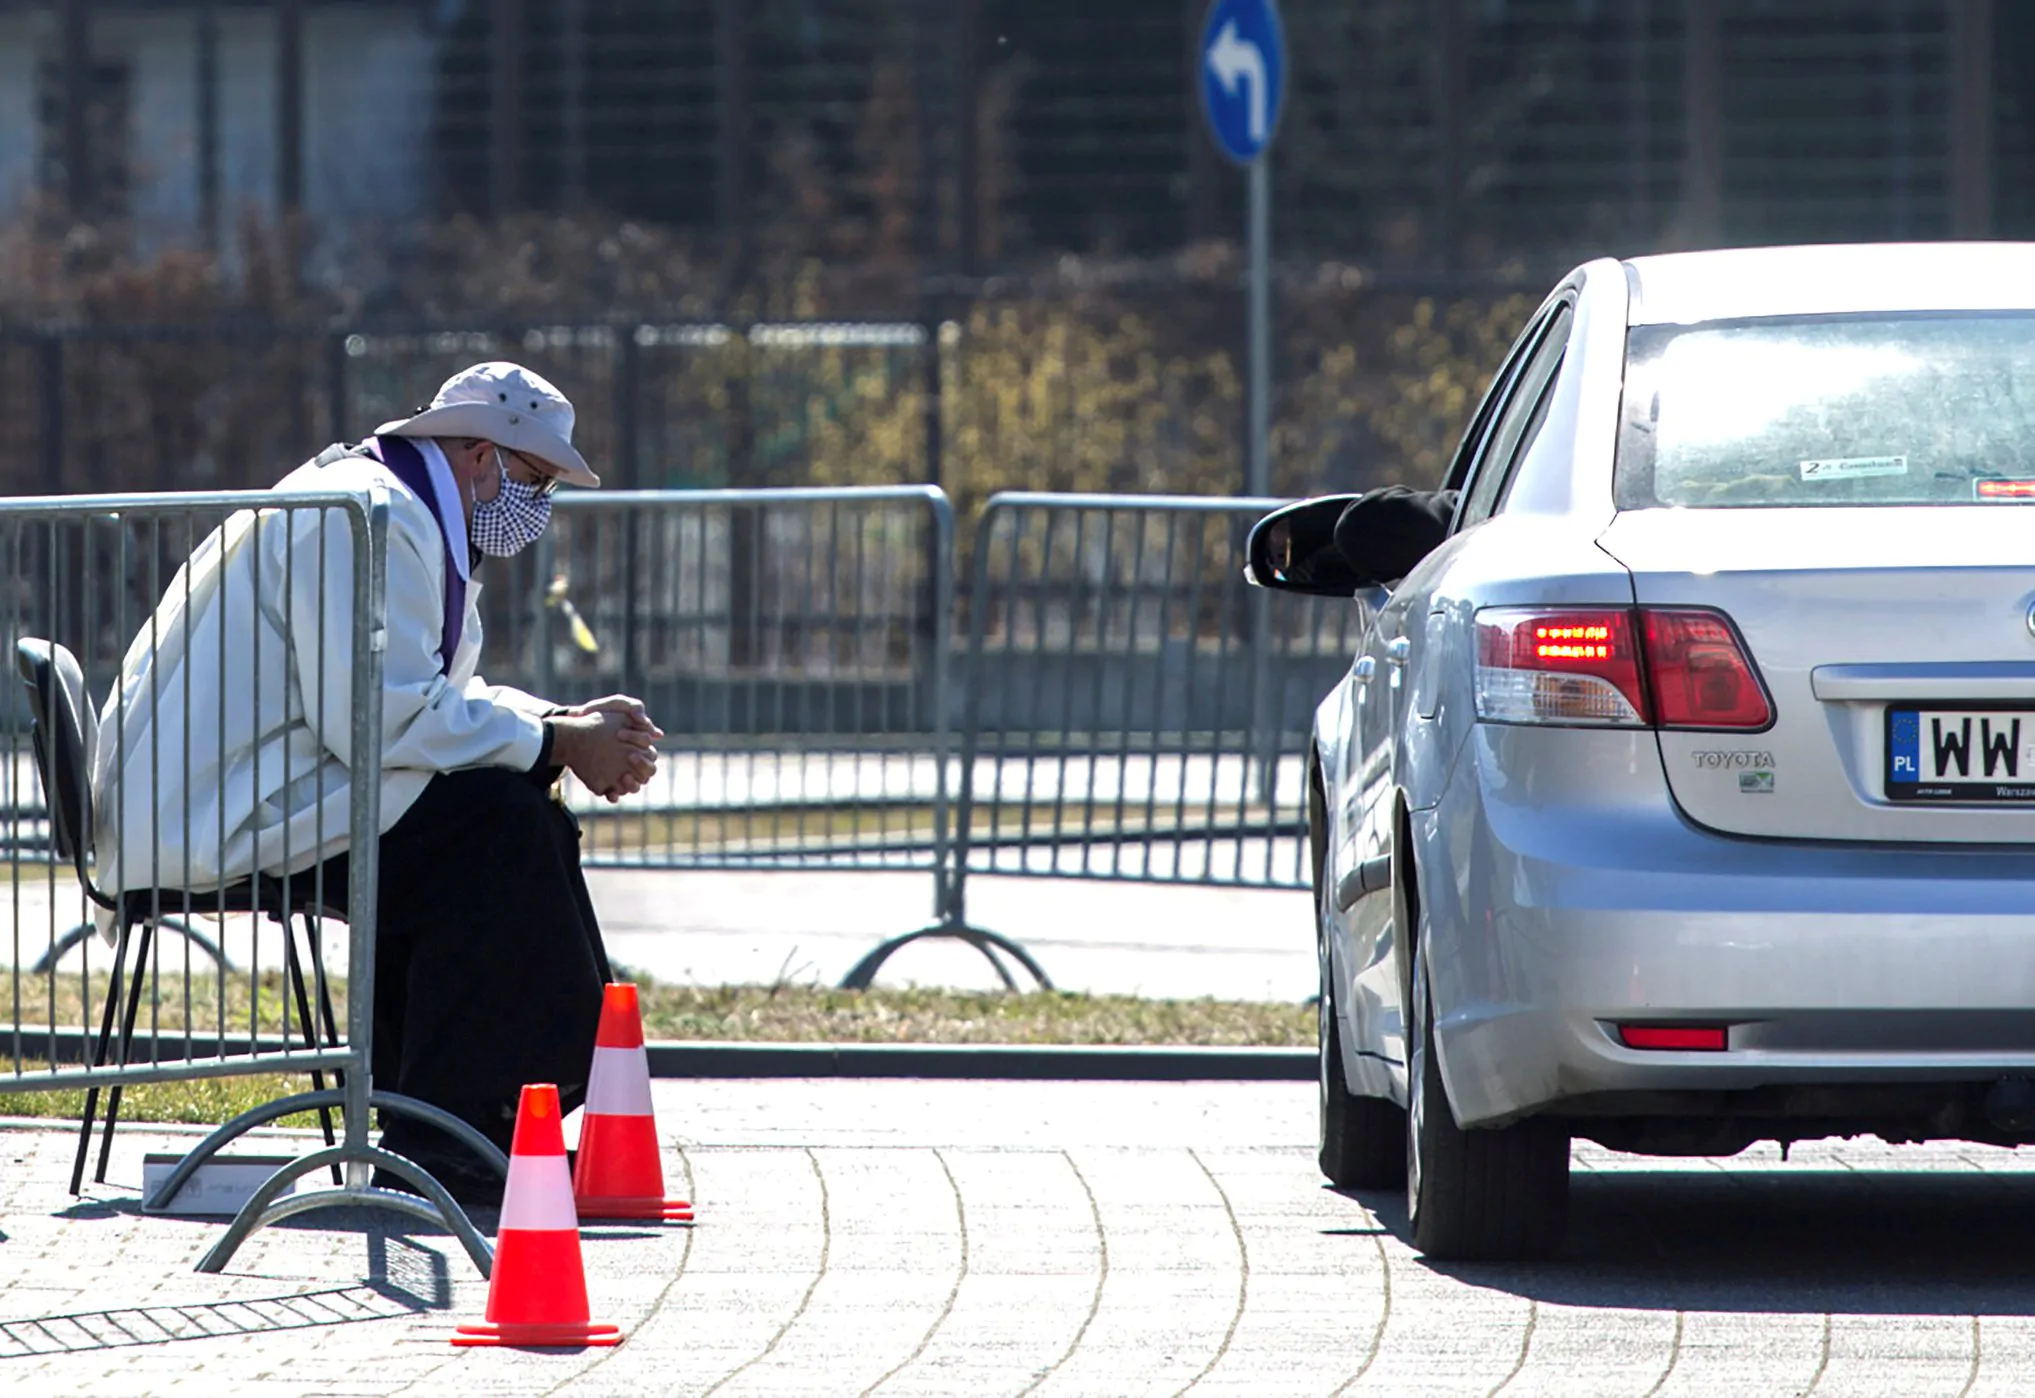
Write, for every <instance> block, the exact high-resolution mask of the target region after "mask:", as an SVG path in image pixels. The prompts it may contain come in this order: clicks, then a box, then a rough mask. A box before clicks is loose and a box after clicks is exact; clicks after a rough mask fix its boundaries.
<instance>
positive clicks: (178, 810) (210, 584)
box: [93, 363, 663, 1202]
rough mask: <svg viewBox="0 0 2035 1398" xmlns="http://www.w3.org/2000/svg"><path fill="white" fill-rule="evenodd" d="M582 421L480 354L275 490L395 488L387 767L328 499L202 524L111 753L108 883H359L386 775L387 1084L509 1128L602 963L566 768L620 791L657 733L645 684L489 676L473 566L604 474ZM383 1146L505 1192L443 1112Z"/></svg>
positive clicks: (568, 1094)
mask: <svg viewBox="0 0 2035 1398" xmlns="http://www.w3.org/2000/svg"><path fill="white" fill-rule="evenodd" d="M572 426H573V410H572V405H571V404H570V403H568V402H567V401H566V399H565V397H564V396H563V395H562V394H560V393H559V391H558V390H557V389H556V388H554V387H552V386H551V384H550V383H548V382H546V381H545V380H544V379H543V378H541V377H539V376H538V375H536V374H534V373H532V372H531V371H529V370H528V369H525V368H522V367H521V366H519V365H515V364H506V363H490V364H479V365H475V366H473V367H472V368H469V369H467V370H465V371H463V372H461V373H459V374H455V375H454V376H453V377H452V378H451V379H449V380H447V381H446V383H445V385H444V386H443V387H442V388H440V389H439V391H438V396H437V397H436V398H435V399H434V400H433V401H432V403H431V406H430V407H428V408H426V409H423V410H421V411H419V412H418V413H417V414H416V415H415V416H414V417H410V418H406V419H402V420H399V421H396V422H389V423H384V424H383V425H382V426H381V427H380V428H378V429H376V432H375V435H374V436H372V437H370V438H369V439H368V440H367V441H365V442H363V443H361V444H360V445H359V446H357V447H346V446H334V447H330V448H327V449H326V450H325V451H324V452H321V453H320V454H319V455H318V456H316V457H314V458H312V460H310V461H309V462H307V463H305V464H304V465H303V466H300V467H299V468H297V469H296V470H295V471H293V472H291V473H290V474H289V475H288V476H286V477H285V478H284V479H283V480H282V481H281V482H280V483H279V484H278V485H277V486H276V487H275V490H276V492H277V493H278V494H279V495H288V494H290V493H292V492H306V491H323V492H330V491H357V492H360V493H362V494H364V495H367V496H369V497H370V498H374V497H385V498H386V499H387V501H388V506H389V536H388V548H387V559H388V562H387V599H388V632H387V643H386V649H385V653H384V671H383V693H382V752H381V766H380V769H379V770H378V771H376V772H370V773H360V774H356V773H355V771H354V770H353V754H352V751H351V736H352V729H351V707H352V706H351V702H350V699H351V684H352V675H351V666H352V636H353V627H352V618H353V542H352V537H351V533H350V530H349V528H348V526H347V523H346V520H345V517H344V513H343V512H341V511H337V510H318V509H299V510H293V511H289V512H287V513H269V514H259V513H257V512H253V511H244V512H242V513H240V514H237V515H235V516H234V517H233V518H232V519H230V520H228V521H227V522H226V523H225V524H223V525H222V526H221V527H220V528H219V529H217V530H215V531H214V532H213V533H212V534H211V535H210V536H209V537H207V538H206V539H205V541H204V542H203V543H202V544H201V545H199V547H198V548H197V550H196V551H195V552H194V553H193V554H192V555H191V558H190V560H189V561H188V562H187V563H186V564H185V565H184V567H183V569H182V570H181V571H180V572H179V573H178V575H177V577H176V578H175V580H174V581H172V582H171V584H170V587H169V590H168V591H167V592H166V593H165V594H164V596H163V599H162V602H161V605H160V606H159V608H158V609H157V611H156V614H155V616H154V618H153V619H152V620H151V621H149V622H148V623H147V624H145V625H144V626H143V627H142V629H141V632H140V634H139V635H138V636H136V637H135V640H134V643H133V645H132V646H131V647H130V649H129V651H128V653H127V658H126V660H125V662H124V663H123V664H122V667H121V672H120V678H119V683H118V685H117V686H116V688H115V690H114V692H113V694H112V695H111V697H110V698H109V699H108V701H107V704H106V708H105V712H104V714H103V716H102V718H101V725H100V729H99V741H98V748H97V752H96V754H95V756H94V760H93V770H94V777H95V783H94V786H95V790H96V792H97V796H98V803H99V805H98V811H97V833H98V838H97V844H98V849H99V851H100V860H101V865H100V867H101V874H102V881H103V882H105V883H106V885H107V887H108V888H109V889H111V890H114V891H118V890H120V889H122V888H123V887H125V888H150V887H157V886H171V887H188V888H190V889H192V890H195V891H202V890H205V889H210V888H218V887H221V886H224V885H227V884H231V883H233V882H235V881H237V880H240V879H243V878H246V877H248V876H250V875H252V874H255V873H257V872H260V873H266V874H275V875H294V876H297V877H299V878H301V879H309V878H311V877H313V876H314V875H316V874H322V877H323V878H324V880H325V887H326V888H327V889H329V890H333V891H334V892H332V893H330V894H328V895H327V897H328V900H329V901H343V898H344V890H345V888H346V886H347V884H346V875H347V866H346V861H347V852H346V843H347V813H348V802H349V799H350V790H351V783H352V781H353V780H354V779H355V777H356V775H360V776H363V777H365V778H367V779H371V780H378V781H379V782H380V784H381V829H382V836H381V845H380V866H381V881H380V889H379V897H378V901H377V919H378V921H377V928H378V930H377V937H376V966H375V1006H374V1019H375V1031H374V1062H373V1068H374V1077H375V1083H376V1086H377V1087H378V1088H381V1089H384V1090H392V1091H395V1092H398V1093H402V1094H404V1095H406V1096H411V1097H417V1098H421V1099H422V1100H424V1101H426V1102H429V1103H432V1104H434V1105H436V1106H439V1107H442V1108H444V1109H446V1110H447V1111H450V1112H451V1113H453V1114H454V1115H456V1116H458V1117H460V1118H462V1119H464V1120H466V1121H468V1122H471V1123H472V1124H473V1125H474V1126H475V1127H477V1128H479V1129H480V1131H481V1132H482V1133H483V1134H484V1135H486V1136H487V1137H488V1138H490V1139H491V1140H493V1141H495V1142H496V1143H497V1144H499V1145H500V1146H502V1147H503V1148H504V1149H505V1150H506V1149H507V1148H508V1146H509V1143H510V1138H511V1135H512V1134H513V1129H514V1125H515V1121H514V1110H515V1103H516V1099H517V1093H518V1090H519V1089H520V1088H521V1086H522V1085H523V1084H524V1083H528V1082H555V1083H557V1084H558V1086H559V1093H560V1097H561V1100H562V1101H563V1102H564V1103H565V1106H566V1108H567V1109H568V1110H570V1109H571V1107H573V1106H574V1105H576V1104H577V1103H578V1101H579V1100H580V1099H581V1097H582V1096H583V1095H584V1091H585V1083H586V1078H587V1073H588V1068H589V1064H590V1061H591V1059H592V1051H593V1042H594V1032H595V1028H596V1025H597V1023H598V1020H599V1017H600V1008H601V986H602V983H603V982H604V981H606V980H607V979H608V978H609V969H608V960H607V955H606V952H605V950H604V949H603V947H602V944H601V934H600V928H599V925H598V924H597V923H596V921H595V917H594V910H593V905H592V903H591V902H590V900H589V899H588V896H587V889H586V883H585V880H584V879H583V878H582V876H581V873H580V865H579V843H578V835H579V830H578V825H577V823H576V822H575V821H574V819H573V817H572V816H571V815H570V814H569V813H568V812H567V811H566V810H565V808H564V807H563V806H561V805H560V804H558V803H557V802H556V801H555V800H553V799H552V798H551V796H550V794H549V793H550V788H551V786H552V783H553V781H554V779H555V778H556V777H557V776H558V775H559V772H560V769H570V770H571V771H572V772H573V773H574V774H575V775H576V776H577V777H578V778H579V779H580V781H581V782H583V783H584V784H585V785H586V787H587V788H588V789H589V790H591V791H593V792H594V793H596V794H597V795H601V796H604V797H606V798H608V799H609V800H611V801H613V800H619V799H621V798H622V797H624V796H627V795H630V794H632V793H634V792H636V791H639V790H641V789H642V786H643V783H644V782H645V781H646V780H648V779H649V777H650V775H651V774H652V773H653V772H654V771H655V769H656V760H657V758H656V746H655V745H656V742H657V740H658V739H659V738H660V737H662V736H663V734H662V733H661V732H660V730H659V729H658V728H657V727H656V725H655V724H653V723H652V722H651V721H650V718H649V715H648V714H647V713H646V712H645V710H644V707H643V705H642V704H641V703H640V702H638V701H637V700H635V699H631V698H628V697H627V696H623V695H614V696H610V697H608V698H606V699H601V700H596V701H594V702H592V703H586V704H579V705H575V706H571V707H567V706H563V705H558V704H554V703H552V702H551V701H549V700H545V699H539V698H535V697H533V696H531V695H528V694H525V693H523V692H521V691H519V690H515V689H511V688H508V687H507V686H501V685H489V684H487V683H485V682H484V681H482V680H481V679H480V677H479V676H478V675H477V674H476V673H475V667H476V665H477V663H478V661H479V658H480V649H481V625H480V611H479V597H480V590H481V589H480V584H479V583H478V582H477V581H475V580H474V578H473V568H474V566H475V565H476V564H477V563H478V562H479V560H480V558H481V557H482V556H492V557H507V556H509V555H512V554H514V553H517V552H519V551H520V550H522V549H524V548H526V547H528V546H529V545H530V544H531V543H533V542H534V541H535V540H536V539H537V538H538V536H539V535H540V534H542V532H543V531H544V528H545V526H546V524H547V523H548V522H549V520H550V515H551V495H552V491H553V490H554V489H555V488H556V487H557V486H558V485H559V483H560V482H567V483H570V484H573V485H581V486H597V485H599V484H600V480H599V478H598V477H596V476H595V475H594V473H593V471H592V470H590V469H589V468H588V466H587V463H586V461H585V460H584V458H582V457H581V455H580V453H579V452H578V451H577V450H576V449H575V448H574V447H573V445H572ZM116 769H117V770H116ZM321 865H322V869H321V868H320V866H321ZM382 1145H383V1146H384V1148H386V1149H388V1150H391V1151H394V1152H396V1153H397V1154H400V1155H404V1156H407V1157H409V1158H411V1159H413V1160H416V1161H417V1162H418V1163H419V1164H422V1165H424V1166H425V1167H426V1168H428V1169H429V1170H431V1171H432V1173H433V1174H435V1175H437V1176H438V1178H439V1179H440V1180H441V1181H443V1182H444V1183H445V1184H446V1185H447V1187H448V1188H450V1189H451V1190H452V1191H453V1192H454V1194H455V1195H456V1196H460V1197H463V1198H468V1199H473V1200H479V1201H482V1202H495V1201H497V1200H498V1199H499V1197H500V1195H499V1188H500V1183H499V1181H498V1180H495V1179H493V1178H492V1177H490V1176H489V1175H487V1174H486V1173H484V1167H482V1166H481V1165H480V1163H479V1162H478V1161H475V1160H472V1159H471V1158H470V1157H469V1155H468V1154H467V1153H466V1152H464V1151H460V1150H457V1149H456V1148H455V1147H454V1145H453V1143H452V1142H451V1141H450V1140H449V1138H447V1137H446V1136H445V1135H444V1134H443V1133H442V1132H440V1131H437V1130H435V1129H433V1128H431V1127H428V1126H426V1125H423V1124H421V1123H417V1122H414V1121H409V1120H406V1119H404V1118H402V1117H392V1118H387V1119H385V1121H384V1132H383V1136H382ZM377 1183H394V1181H390V1180H385V1179H379V1178H378V1180H377Z"/></svg>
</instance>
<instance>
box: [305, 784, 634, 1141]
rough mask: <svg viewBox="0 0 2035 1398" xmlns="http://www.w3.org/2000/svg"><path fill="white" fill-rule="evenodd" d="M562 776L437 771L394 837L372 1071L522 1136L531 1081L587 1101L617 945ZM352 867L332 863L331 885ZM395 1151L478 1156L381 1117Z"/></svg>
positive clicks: (386, 849)
mask: <svg viewBox="0 0 2035 1398" xmlns="http://www.w3.org/2000/svg"><path fill="white" fill-rule="evenodd" d="M548 778H549V774H548V773H547V774H534V775H533V774H530V773H525V772H515V771H511V770H508V769H506V768H487V767H484V768H474V769H471V770H468V771H461V772H447V773H442V774H440V775H438V776H436V777H433V778H432V779H431V784H430V785H429V786H427V787H425V788H424V794H423V795H422V796H421V797H419V798H418V800H417V804H416V805H414V806H412V807H411V808H410V809H409V810H408V811H406V812H404V813H403V818H402V819H401V820H399V821H397V822H396V823H395V825H394V826H393V827H391V828H390V829H389V831H388V833H387V834H385V835H383V836H382V840H381V891H380V897H379V899H378V902H377V913H376V933H375V1005H374V1036H375V1037H374V1080H375V1086H376V1087H377V1088H379V1089H381V1090H383V1091H395V1092H400V1093H402V1094H404V1095H405V1096H409V1097H416V1098H419V1099H421V1100H423V1101H426V1102H429V1103H431V1104H432V1105H434V1106H438V1107H443V1108H444V1109H445V1110H447V1111H449V1112H451V1113H452V1114H453V1115H455V1116H457V1117H460V1118H461V1119H463V1120H465V1121H468V1122H470V1123H472V1124H473V1125H474V1126H475V1127H477V1128H479V1129H480V1131H481V1133H482V1134H483V1135H485V1136H487V1137H488V1138H489V1139H490V1140H492V1141H494V1142H495V1143H496V1144H497V1145H499V1146H501V1148H502V1149H503V1150H505V1151H506V1150H507V1149H508V1148H509V1143H510V1139H511V1137H512V1136H513V1135H514V1132H515V1114H516V1102H517V1098H518V1096H519V1094H520V1092H521V1089H522V1087H523V1084H525V1083H533V1082H550V1083H556V1084H558V1093H559V1099H560V1102H561V1104H562V1106H563V1108H564V1109H565V1110H566V1111H571V1110H572V1109H573V1108H574V1107H577V1106H579V1105H580V1104H581V1103H582V1102H584V1101H585V1099H586V1083H587V1074H588V1072H589V1070H590V1068H591V1065H592V1062H593V1046H594V1033H595V1030H596V1029H597V1027H598V1026H599V1023H600V1014H601V987H602V986H603V985H604V984H605V983H606V982H607V981H608V980H609V979H610V975H611V973H610V971H609V968H608V957H607V951H606V949H605V948H604V947H603V946H602V945H601V930H600V925H599V923H598V922H597V921H596V920H595V917H594V909H593V902H592V900H591V899H590V898H589V897H588V896H587V888H586V879H585V878H584V876H583V875H582V874H581V872H580V867H579V825H578V822H576V821H575V820H574V819H573V818H572V816H571V814H570V813H568V812H567V811H566V810H565V809H564V808H563V807H561V806H560V805H558V804H557V803H556V802H554V801H553V800H551V798H550V796H549V794H548V790H547V788H548V785H549V780H548ZM345 875H346V856H344V855H341V856H338V857H337V858H335V859H334V860H332V861H330V862H329V863H328V865H327V869H326V880H327V883H326V887H328V888H331V887H335V886H336V887H340V888H344V887H345V886H346V885H345V884H344V882H340V883H338V884H336V885H335V884H334V883H333V882H332V880H333V879H334V878H335V877H337V878H339V879H341V880H343V879H344V878H345ZM382 1126H383V1131H382V1144H383V1146H384V1147H385V1148H387V1149H389V1150H392V1151H394V1152H396V1153H397V1154H399V1155H404V1156H408V1157H411V1158H413V1159H417V1160H419V1161H421V1162H423V1163H425V1164H436V1163H437V1162H447V1168H452V1169H455V1170H457V1169H458V1168H460V1167H467V1168H472V1167H473V1166H474V1164H475V1162H471V1161H469V1160H468V1159H467V1156H468V1152H466V1151H464V1150H461V1149H459V1148H458V1147H457V1146H456V1145H455V1144H454V1143H453V1142H452V1141H451V1139H450V1138H449V1137H447V1136H446V1135H445V1133H444V1132H442V1131H440V1130H438V1129H436V1128H434V1127H431V1126H428V1125H425V1124H424V1123H421V1122H418V1121H416V1120H414V1119H412V1118H410V1117H404V1116H397V1115H395V1114H394V1113H384V1114H383V1122H382Z"/></svg>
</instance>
